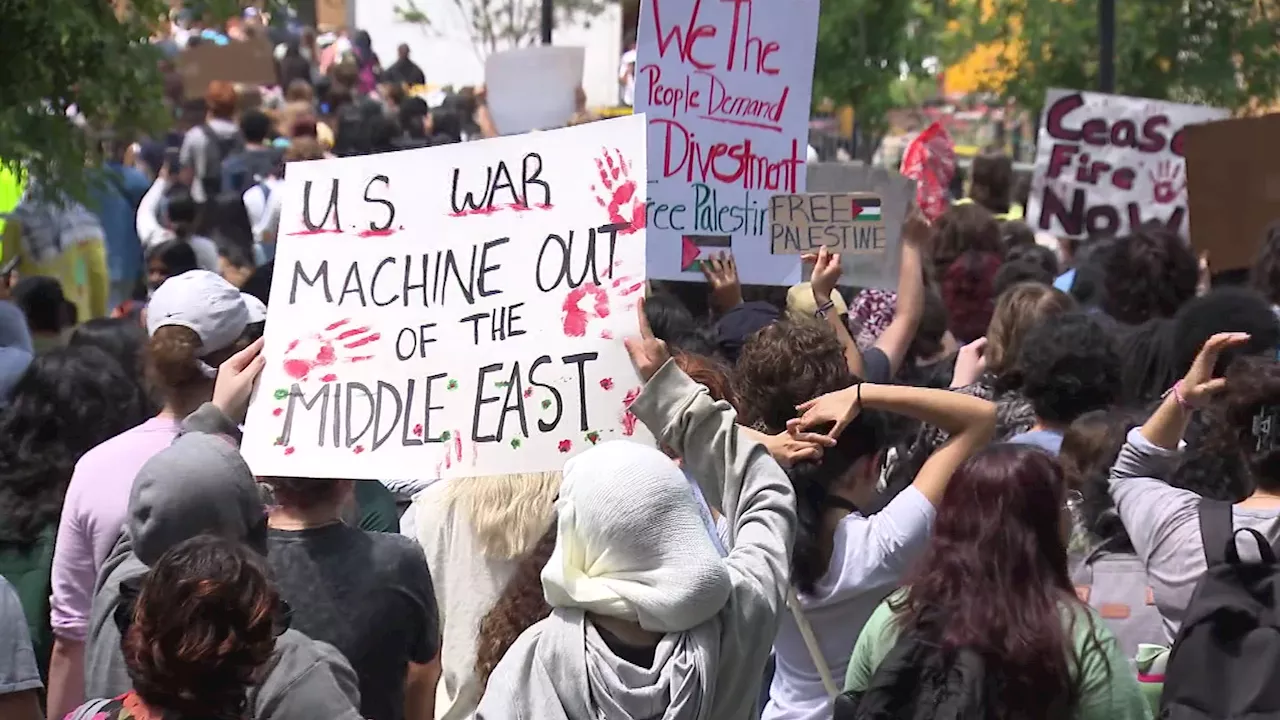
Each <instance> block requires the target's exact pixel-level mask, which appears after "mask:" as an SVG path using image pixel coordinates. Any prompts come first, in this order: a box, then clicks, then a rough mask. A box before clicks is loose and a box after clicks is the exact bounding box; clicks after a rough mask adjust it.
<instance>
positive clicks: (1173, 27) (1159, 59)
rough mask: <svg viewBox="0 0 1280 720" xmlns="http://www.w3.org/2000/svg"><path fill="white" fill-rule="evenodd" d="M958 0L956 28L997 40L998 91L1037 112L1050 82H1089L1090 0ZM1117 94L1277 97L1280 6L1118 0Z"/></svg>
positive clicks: (1240, 102)
mask: <svg viewBox="0 0 1280 720" xmlns="http://www.w3.org/2000/svg"><path fill="white" fill-rule="evenodd" d="M979 2H980V0H963V5H964V9H963V12H962V17H963V22H962V23H961V26H960V34H961V35H962V36H963V37H964V38H965V39H966V40H967V41H968V42H970V43H976V42H985V41H991V40H998V41H1002V42H1004V43H1006V44H1007V45H1008V46H1009V47H1011V48H1015V49H1016V52H1012V53H1009V54H1008V55H1006V56H1005V58H1004V61H1003V65H1004V66H1003V68H1002V70H1003V71H1004V73H1005V74H1006V78H1007V80H1006V82H1005V83H1004V85H1003V87H1000V88H992V89H994V90H999V91H1001V92H1002V93H1003V94H1004V95H1005V96H1007V97H1009V98H1012V99H1013V100H1015V101H1016V102H1017V103H1018V104H1019V105H1021V106H1023V107H1026V108H1030V109H1035V110H1038V109H1039V108H1040V107H1041V106H1042V105H1043V104H1044V97H1045V91H1046V90H1048V89H1049V88H1053V87H1061V88H1069V89H1083V90H1092V89H1095V88H1097V86H1098V52H1099V51H1098V2H1097V0H986V1H985V3H984V4H986V5H988V6H989V7H990V8H991V10H993V11H994V12H988V13H985V17H984V13H983V12H982V8H981V7H980V6H979ZM1115 5H1116V92H1117V93H1119V94H1123V95H1134V96H1139V97H1149V98H1155V99H1161V100H1164V99H1167V100H1174V101H1177V102H1190V103H1200V104H1205V105H1214V106H1218V107H1225V108H1229V109H1232V110H1241V109H1244V108H1246V107H1248V106H1250V105H1251V104H1253V103H1256V102H1262V103H1266V104H1270V103H1271V102H1272V101H1273V100H1274V99H1276V98H1277V96H1278V95H1280V22H1278V18H1277V14H1278V13H1280V10H1278V9H1277V5H1276V3H1274V2H1269V1H1267V0H1262V1H1261V2H1260V0H1185V1H1183V0H1178V1H1176V2H1175V1H1173V0H1117V2H1116V3H1115Z"/></svg>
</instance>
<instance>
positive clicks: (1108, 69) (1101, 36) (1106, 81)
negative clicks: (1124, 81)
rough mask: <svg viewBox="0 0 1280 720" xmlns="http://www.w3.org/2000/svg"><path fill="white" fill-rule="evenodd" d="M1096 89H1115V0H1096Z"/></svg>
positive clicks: (1106, 90) (1110, 90)
mask: <svg viewBox="0 0 1280 720" xmlns="http://www.w3.org/2000/svg"><path fill="white" fill-rule="evenodd" d="M1098 53H1099V57H1098V89H1099V90H1101V91H1102V92H1104V93H1109V92H1115V90H1116V0H1098Z"/></svg>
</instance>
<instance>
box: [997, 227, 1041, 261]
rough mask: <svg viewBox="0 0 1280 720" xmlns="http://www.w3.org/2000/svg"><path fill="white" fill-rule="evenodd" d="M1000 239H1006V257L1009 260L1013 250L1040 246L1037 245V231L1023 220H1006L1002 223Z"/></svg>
mask: <svg viewBox="0 0 1280 720" xmlns="http://www.w3.org/2000/svg"><path fill="white" fill-rule="evenodd" d="M1000 239H1001V240H1003V241H1004V247H1005V259H1006V260H1009V259H1011V258H1010V255H1012V254H1013V251H1014V250H1016V249H1018V248H1026V247H1033V246H1034V247H1039V246H1038V245H1036V232H1035V230H1032V229H1031V226H1030V225H1028V224H1026V223H1025V222H1023V221H1021V220H1006V221H1004V222H1002V223H1000Z"/></svg>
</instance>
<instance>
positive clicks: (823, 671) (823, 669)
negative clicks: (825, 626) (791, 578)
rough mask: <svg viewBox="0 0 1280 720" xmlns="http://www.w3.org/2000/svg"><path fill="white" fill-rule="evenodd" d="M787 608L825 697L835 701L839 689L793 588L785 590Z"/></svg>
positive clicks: (838, 694)
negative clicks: (792, 617)
mask: <svg viewBox="0 0 1280 720" xmlns="http://www.w3.org/2000/svg"><path fill="white" fill-rule="evenodd" d="M787 607H789V608H791V614H792V615H794V616H795V619H796V627H798V628H799V629H800V637H801V638H803V639H804V646H805V648H806V649H807V650H808V651H809V659H811V660H813V665H814V667H816V668H817V669H818V675H819V676H820V677H821V678H822V687H823V688H825V689H826V691H827V696H828V697H830V698H831V699H832V700H835V699H836V698H837V697H839V696H840V688H838V687H836V683H835V680H833V679H832V678H831V668H830V667H828V666H827V659H826V658H824V657H823V656H822V648H820V647H818V638H817V636H816V635H814V634H813V626H812V625H810V624H809V618H807V617H805V616H804V610H801V609H800V598H799V597H797V596H796V589H795V588H793V587H789V588H787Z"/></svg>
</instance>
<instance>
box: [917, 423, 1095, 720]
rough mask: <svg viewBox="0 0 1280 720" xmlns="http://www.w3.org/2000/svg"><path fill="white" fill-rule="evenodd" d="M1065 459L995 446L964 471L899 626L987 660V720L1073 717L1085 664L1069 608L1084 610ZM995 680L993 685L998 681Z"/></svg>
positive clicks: (941, 511) (946, 498)
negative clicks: (1067, 515) (1070, 555)
mask: <svg viewBox="0 0 1280 720" xmlns="http://www.w3.org/2000/svg"><path fill="white" fill-rule="evenodd" d="M1065 499H1066V484H1065V482H1064V481H1063V477H1062V470H1061V468H1060V467H1059V466H1058V463H1057V462H1056V461H1055V460H1054V459H1053V458H1052V457H1050V456H1049V455H1048V453H1045V452H1044V451H1043V450H1041V449H1039V448H1036V447H1032V446H1028V445H1013V444H1008V443H1004V444H998V445H992V446H990V447H988V448H986V449H985V450H983V451H981V452H979V453H978V454H977V455H974V456H973V457H972V458H970V459H969V460H968V461H966V462H965V463H964V464H963V465H961V466H960V468H959V469H957V470H956V473H955V476H954V477H953V478H952V480H951V483H950V484H949V485H948V486H947V490H946V492H945V493H944V494H943V497H942V502H941V503H940V504H939V505H938V515H937V519H936V520H935V521H934V528H933V537H932V539H931V540H930V543H929V548H928V549H927V550H926V551H925V552H924V553H923V554H922V556H921V561H920V562H919V563H918V565H917V566H916V568H915V569H914V572H913V574H912V578H911V581H910V585H909V588H908V590H907V593H906V596H905V598H904V599H903V600H902V601H901V603H899V604H897V605H895V607H894V610H895V612H897V613H898V617H899V620H900V623H901V625H902V626H903V627H904V628H911V629H914V630H917V631H919V632H920V633H921V639H922V640H923V641H924V642H926V643H930V644H935V645H936V646H937V647H939V648H940V649H941V650H942V651H943V652H949V651H955V650H959V649H962V648H963V649H968V650H973V651H976V652H977V653H978V654H979V655H981V657H982V658H983V659H984V660H985V662H986V674H987V679H988V687H993V686H994V687H999V688H1000V692H998V693H989V697H988V700H989V701H990V702H991V703H993V704H994V707H993V708H992V712H991V713H990V715H989V716H990V717H992V718H1019V720H1034V719H1036V718H1050V717H1069V716H1070V714H1071V713H1070V710H1072V709H1074V708H1075V706H1076V702H1077V701H1078V699H1079V696H1080V692H1079V678H1080V676H1081V674H1080V672H1079V671H1080V659H1079V658H1075V663H1076V667H1074V668H1073V667H1071V662H1072V656H1073V654H1074V653H1073V647H1074V645H1073V642H1072V637H1071V632H1070V631H1069V630H1068V629H1067V628H1066V627H1064V625H1063V611H1062V607H1063V605H1064V604H1065V605H1068V606H1070V605H1073V604H1079V602H1080V601H1079V599H1078V598H1077V597H1076V595H1075V592H1074V590H1073V587H1072V584H1071V579H1070V576H1069V574H1068V571H1067V548H1066V541H1065V540H1064V539H1063V537H1062V530H1061V529H1062V523H1063V518H1062V513H1063V506H1064V502H1065ZM991 683H994V685H992V684H991Z"/></svg>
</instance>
